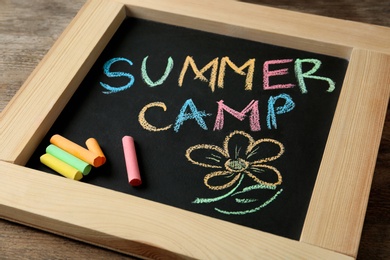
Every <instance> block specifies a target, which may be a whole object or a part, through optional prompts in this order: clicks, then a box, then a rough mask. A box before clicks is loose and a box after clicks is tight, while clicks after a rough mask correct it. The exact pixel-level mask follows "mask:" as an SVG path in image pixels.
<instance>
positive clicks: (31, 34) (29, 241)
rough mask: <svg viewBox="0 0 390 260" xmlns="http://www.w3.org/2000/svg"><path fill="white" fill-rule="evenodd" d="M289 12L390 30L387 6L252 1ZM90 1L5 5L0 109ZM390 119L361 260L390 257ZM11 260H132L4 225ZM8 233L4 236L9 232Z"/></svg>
mask: <svg viewBox="0 0 390 260" xmlns="http://www.w3.org/2000/svg"><path fill="white" fill-rule="evenodd" d="M252 2H256V3H260V4H266V5H270V6H275V7H282V8H285V9H291V10H298V11H304V12H309V13H315V14H321V15H327V16H332V17H337V18H345V19H350V20H356V21H361V22H367V23H373V24H379V25H385V26H390V20H389V18H388V13H389V12H390V10H389V9H390V3H386V2H387V1H374V0H371V1H362V2H361V3H356V1H347V0H345V1H343V0H342V1H332V2H329V1H310V2H307V1H303V0H302V1H301V0H298V1H294V2H291V1H278V0H273V1H260V0H259V1H252ZM83 4H84V1H79V0H72V1H49V0H30V1H24V0H12V1H11V0H0V7H1V8H0V109H1V110H2V109H3V108H4V107H5V105H6V103H8V102H9V100H10V99H11V97H12V96H13V95H14V94H15V93H16V91H17V90H18V89H19V87H20V86H21V85H22V83H23V82H24V81H25V80H26V79H27V77H28V75H29V74H30V73H31V72H32V70H33V69H34V68H35V67H36V65H37V64H38V62H39V61H40V60H41V59H42V57H43V56H44V54H45V53H46V52H47V51H48V50H49V48H50V47H51V46H52V44H53V43H54V41H55V39H56V38H57V37H58V36H59V34H60V33H61V32H62V30H64V28H65V27H66V26H67V25H68V24H69V22H70V20H71V19H72V18H73V17H74V15H75V14H76V13H77V11H78V10H79V9H80V8H81V6H82V5H83ZM389 122H390V119H389V113H388V114H387V118H386V124H385V128H384V133H383V135H382V141H381V147H380V151H379V156H378V159H377V164H376V170H375V176H374V180H373V186H372V189H371V197H370V201H369V205H368V211H367V215H366V219H365V225H364V229H363V236H362V240H361V246H360V251H359V255H358V258H360V259H386V258H389V257H390V251H389V250H390V249H389V248H390V228H389V227H390V225H389V217H388V216H389V215H390V207H389V200H388V198H389V195H390V194H389V192H390V191H389V189H388V187H389V186H390V185H389V184H390V177H389V175H388V173H389V162H390V124H389ZM0 230H1V231H2V232H1V233H0V252H5V253H3V254H2V257H5V259H26V258H29V259H66V258H68V259H70V258H72V259H75V258H79V259H82V258H84V259H85V258H96V259H99V258H100V259H102V258H110V259H123V258H126V257H125V256H122V255H120V254H117V253H114V252H110V251H106V250H104V249H100V248H95V247H93V246H89V245H85V244H83V243H79V242H74V241H72V240H68V239H65V238H62V237H58V236H56V235H51V234H47V233H45V232H42V231H37V230H34V229H30V228H27V227H23V226H19V225H17V224H13V223H10V222H7V221H0ZM3 230H4V231H3Z"/></svg>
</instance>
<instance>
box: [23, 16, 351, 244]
mask: <svg viewBox="0 0 390 260" xmlns="http://www.w3.org/2000/svg"><path fill="white" fill-rule="evenodd" d="M347 66H348V61H347V60H345V59H340V58H335V57H330V56H325V55H319V54H314V53H310V52H304V51H298V50H293V49H288V48H283V47H277V46H272V45H266V44H262V43H259V42H253V41H248V40H243V39H238V38H232V37H227V36H222V35H217V34H211V33H206V32H202V31H196V30H192V29H186V28H182V27H177V26H173V25H166V24H162V23H156V22H151V21H146V20H141V19H134V18H128V19H126V20H125V21H124V22H123V24H122V25H121V27H120V28H119V30H118V31H117V32H116V34H115V36H114V37H113V38H112V40H111V41H110V43H109V44H108V45H107V47H106V48H105V50H104V52H103V53H102V55H101V56H100V57H99V59H98V60H97V62H96V63H95V64H94V66H93V68H92V69H91V71H90V72H89V73H88V75H87V76H86V78H85V80H84V81H83V83H82V84H81V85H80V87H79V89H78V90H77V92H76V93H75V95H74V96H73V97H72V99H71V101H70V102H69V103H68V105H67V107H66V108H65V109H64V111H63V113H62V114H61V116H60V117H59V118H58V119H57V121H56V123H55V124H54V125H53V127H52V128H51V130H50V131H49V133H48V135H47V136H46V138H44V139H43V141H42V143H41V145H40V146H39V148H38V149H37V150H36V152H35V153H34V156H33V157H32V158H31V160H30V161H29V163H28V164H27V167H33V168H36V169H39V170H42V171H48V170H50V169H49V168H47V167H46V166H45V165H42V164H41V163H40V161H39V157H40V156H41V155H42V154H44V153H45V148H46V147H47V146H48V144H49V139H50V137H51V136H52V135H54V134H60V135H62V136H65V137H66V138H68V139H70V140H73V141H75V142H77V143H79V144H82V145H84V142H85V140H87V139H88V138H89V137H95V138H96V139H97V140H99V143H100V145H101V146H102V147H103V149H104V152H105V154H106V156H107V159H108V163H107V165H105V166H104V167H100V168H98V169H94V170H93V171H92V173H91V174H89V175H88V176H87V177H85V178H84V180H83V181H85V182H88V183H91V184H95V185H99V186H103V187H106V188H109V189H113V190H117V191H121V192H125V193H128V194H132V195H135V196H139V197H142V198H146V199H150V200H154V201H158V202H161V203H164V204H168V205H172V206H175V207H179V208H182V209H186V210H190V211H194V212H197V213H201V214H205V215H208V216H212V217H215V218H219V219H223V220H227V221H230V222H234V223H237V224H241V225H245V226H248V227H252V228H256V229H259V230H262V231H266V232H271V233H273V234H276V235H280V236H284V237H288V238H294V239H296V240H298V239H299V237H300V234H301V230H302V226H303V223H304V219H305V216H306V211H307V208H308V205H309V202H310V198H311V193H312V190H313V187H314V183H315V180H316V177H317V172H318V169H319V165H320V162H321V159H322V154H323V151H324V147H325V144H326V140H327V137H328V133H329V130H330V126H331V123H332V119H333V115H334V111H335V108H336V105H337V100H338V97H339V94H340V90H341V87H342V83H343V79H344V75H345V72H346V68H347ZM125 135H131V136H133V137H134V139H135V142H136V148H137V157H138V163H139V167H140V171H141V175H142V179H143V185H142V186H140V187H138V188H133V187H131V186H130V185H129V184H128V181H127V174H126V167H125V163H124V157H123V148H122V146H121V139H122V137H123V136H125Z"/></svg>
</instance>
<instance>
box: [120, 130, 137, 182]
mask: <svg viewBox="0 0 390 260" xmlns="http://www.w3.org/2000/svg"><path fill="white" fill-rule="evenodd" d="M122 144H123V152H124V156H125V162H126V170H127V177H128V179H129V184H130V185H131V186H138V185H141V184H142V181H141V175H140V173H139V168H138V161H137V154H136V151H135V146H134V139H133V137H131V136H124V137H123V138H122Z"/></svg>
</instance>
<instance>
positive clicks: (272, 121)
mask: <svg viewBox="0 0 390 260" xmlns="http://www.w3.org/2000/svg"><path fill="white" fill-rule="evenodd" d="M280 98H283V99H284V100H285V103H284V105H283V106H278V107H275V104H276V101H277V100H278V99H280ZM294 107H295V103H294V101H293V100H292V98H291V97H290V96H289V95H287V94H280V95H279V96H276V97H273V96H270V97H269V99H268V114H267V127H268V129H272V127H274V128H275V129H277V128H278V127H277V124H276V115H281V114H284V113H287V112H290V111H291V110H293V109H294Z"/></svg>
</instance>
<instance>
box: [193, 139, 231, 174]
mask: <svg viewBox="0 0 390 260" xmlns="http://www.w3.org/2000/svg"><path fill="white" fill-rule="evenodd" d="M186 157H187V159H188V160H189V161H190V162H192V163H193V164H196V165H200V166H202V167H206V168H217V169H222V168H223V166H224V164H225V162H226V160H227V158H228V155H227V154H226V153H225V151H224V150H223V149H222V148H221V147H219V146H216V145H209V144H198V145H194V146H191V147H190V148H188V149H187V151H186Z"/></svg>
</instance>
